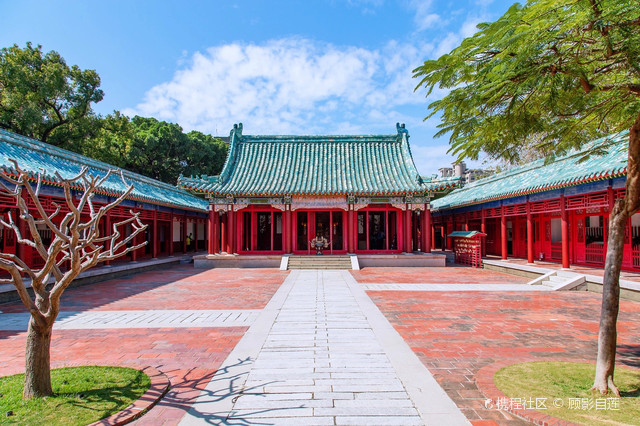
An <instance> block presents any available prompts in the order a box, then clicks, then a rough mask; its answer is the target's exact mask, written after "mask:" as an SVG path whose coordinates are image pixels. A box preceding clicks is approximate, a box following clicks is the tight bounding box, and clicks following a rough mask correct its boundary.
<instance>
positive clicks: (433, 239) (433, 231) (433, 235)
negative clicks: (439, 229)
mask: <svg viewBox="0 0 640 426" xmlns="http://www.w3.org/2000/svg"><path fill="white" fill-rule="evenodd" d="M429 215H431V212H429ZM435 249H436V227H435V226H432V227H431V250H435Z"/></svg>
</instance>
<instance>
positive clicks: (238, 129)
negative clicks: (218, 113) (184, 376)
mask: <svg viewBox="0 0 640 426" xmlns="http://www.w3.org/2000/svg"><path fill="white" fill-rule="evenodd" d="M234 134H235V135H236V136H237V137H238V138H240V137H241V136H242V123H238V124H234V125H233V129H231V132H229V137H230V138H231V137H232V136H233V135H234Z"/></svg>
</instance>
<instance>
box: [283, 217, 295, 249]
mask: <svg viewBox="0 0 640 426" xmlns="http://www.w3.org/2000/svg"><path fill="white" fill-rule="evenodd" d="M292 223H293V221H292V220H291V206H289V205H287V206H285V211H284V229H283V235H282V237H283V238H284V252H285V253H287V254H289V253H291V252H292V245H291V241H292V237H293V226H292Z"/></svg>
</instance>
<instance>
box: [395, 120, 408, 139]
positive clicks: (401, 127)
mask: <svg viewBox="0 0 640 426" xmlns="http://www.w3.org/2000/svg"><path fill="white" fill-rule="evenodd" d="M396 130H397V131H398V136H400V135H402V134H403V133H406V135H407V138H408V137H409V131H408V130H407V129H406V127H405V125H404V123H402V124H400V123H396Z"/></svg>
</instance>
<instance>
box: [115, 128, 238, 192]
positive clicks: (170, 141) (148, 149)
mask: <svg viewBox="0 0 640 426" xmlns="http://www.w3.org/2000/svg"><path fill="white" fill-rule="evenodd" d="M131 125H132V133H133V139H132V141H131V145H130V149H129V150H128V152H127V155H128V157H127V161H126V165H125V166H124V167H125V168H127V169H128V170H131V171H134V172H137V173H140V174H143V175H145V176H149V177H152V178H154V179H158V180H161V181H163V182H167V183H171V184H175V183H176V182H177V180H178V176H180V174H187V175H191V174H217V173H219V172H220V170H221V169H222V164H223V163H224V159H225V157H226V150H227V148H226V145H225V144H224V142H222V141H221V140H219V139H214V138H213V137H212V136H210V135H205V134H203V133H200V132H197V131H192V132H190V133H189V134H185V133H183V131H182V128H181V127H180V126H179V125H177V124H174V123H167V122H166V121H159V120H156V119H155V118H145V117H139V116H135V117H133V119H132V120H131Z"/></svg>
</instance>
